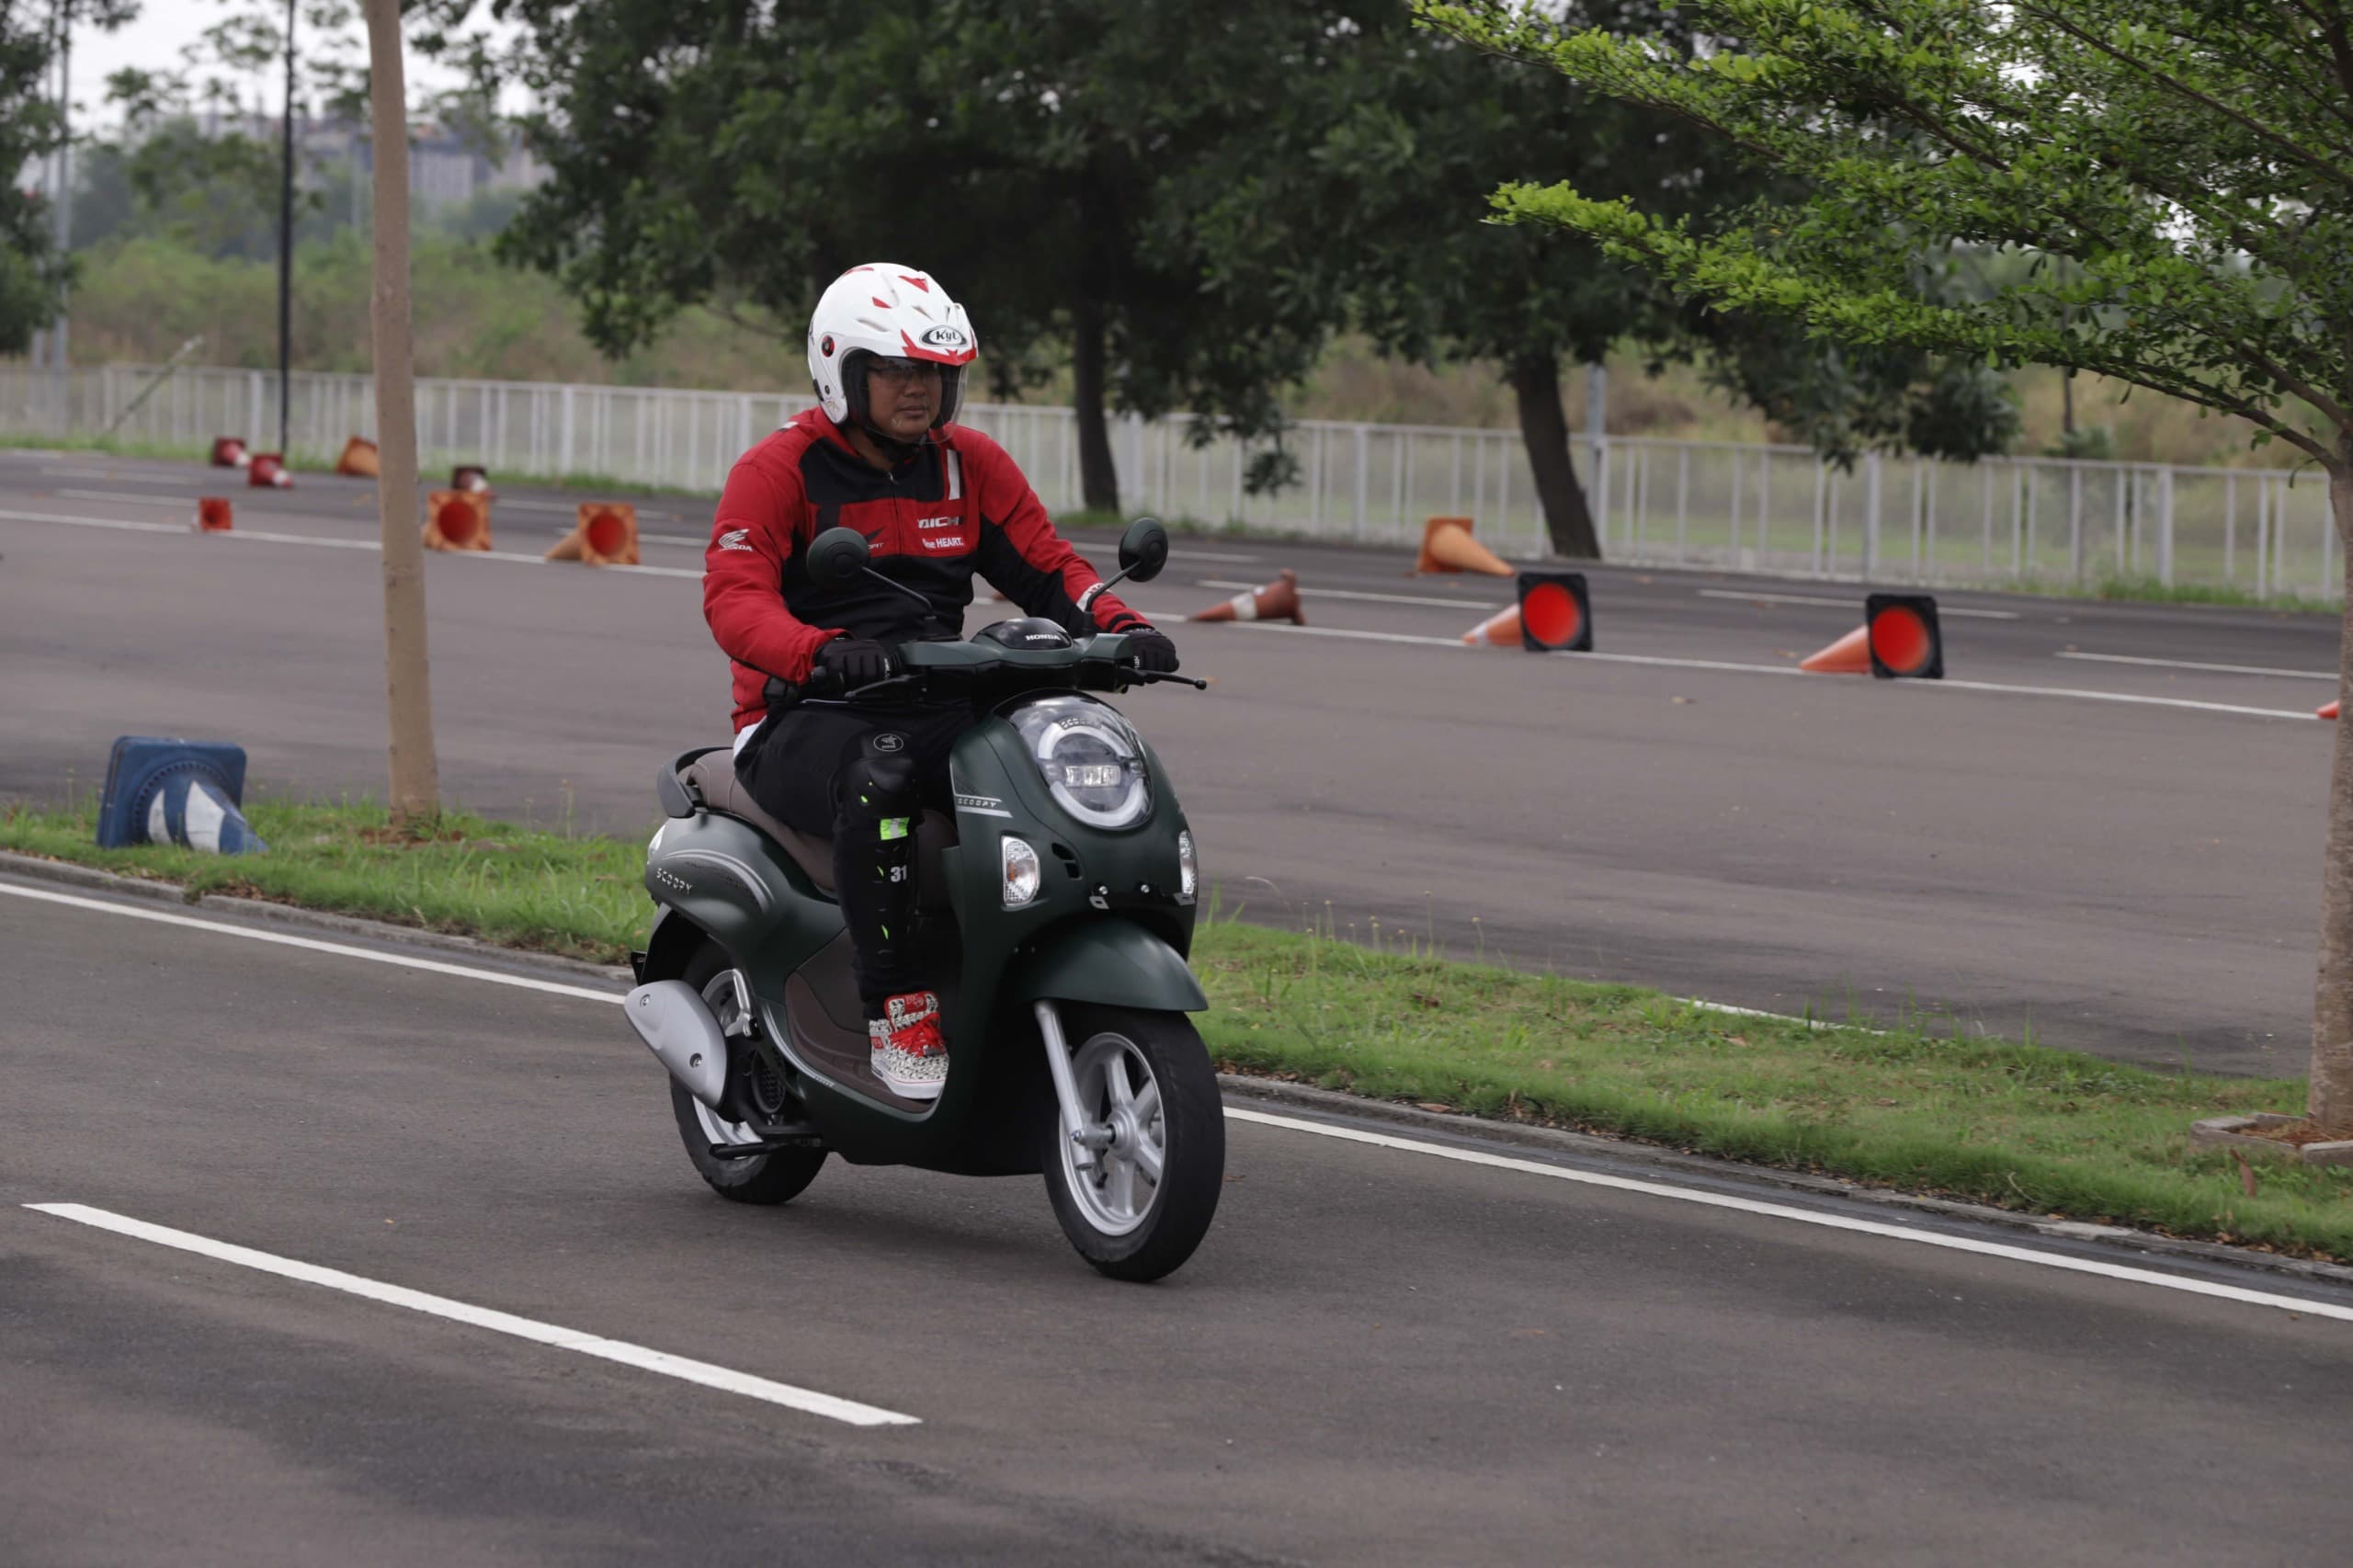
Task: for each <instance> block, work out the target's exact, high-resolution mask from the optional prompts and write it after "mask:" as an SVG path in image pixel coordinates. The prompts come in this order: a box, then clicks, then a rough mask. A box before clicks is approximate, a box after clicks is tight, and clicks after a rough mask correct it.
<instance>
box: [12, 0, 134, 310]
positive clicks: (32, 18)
mask: <svg viewBox="0 0 2353 1568" xmlns="http://www.w3.org/2000/svg"><path fill="white" fill-rule="evenodd" d="M138 9H139V7H138V6H137V5H136V4H135V0H63V3H62V4H59V5H55V6H38V7H36V6H0V169H6V170H8V171H9V172H10V173H9V177H8V178H7V179H6V181H0V354H22V353H23V352H25V350H26V349H27V348H28V347H30V346H31V343H32V335H33V334H34V333H35V332H36V331H38V330H39V329H40V328H41V327H43V326H45V325H47V324H49V321H50V319H51V317H52V316H54V315H55V314H56V312H57V311H58V308H59V304H60V301H61V298H62V295H61V290H63V288H64V287H65V284H66V282H67V281H68V279H69V278H70V277H71V276H72V268H71V267H70V266H69V265H68V263H67V259H66V258H65V257H64V256H60V255H59V254H58V252H57V246H56V242H55V233H56V230H55V224H56V222H57V214H56V211H55V210H54V208H53V207H52V206H51V202H50V201H49V200H48V199H47V198H45V197H42V196H40V195H39V194H37V193H35V192H34V191H32V190H30V189H28V188H27V187H28V186H29V185H30V184H31V180H30V178H28V177H26V176H28V175H29V174H30V172H31V171H30V169H29V168H28V165H33V164H35V163H37V162H38V161H40V160H41V159H44V158H47V157H49V156H50V155H51V154H52V153H55V152H56V151H57V149H58V148H59V147H60V146H62V145H63V142H64V140H65V135H66V130H67V128H66V126H65V124H64V122H63V119H62V117H61V116H60V114H59V112H58V105H57V103H56V101H55V100H54V98H53V97H52V96H51V95H52V93H53V91H54V85H53V76H54V66H55V62H56V58H57V47H58V36H59V35H58V31H57V28H58V25H59V24H60V23H61V22H66V21H70V22H72V23H73V24H74V25H75V26H80V27H97V28H104V29H107V30H108V31H111V30H113V29H114V28H119V27H120V26H122V25H123V24H124V23H125V22H127V21H129V20H130V19H131V17H133V16H135V15H136V14H137V12H138ZM20 171H21V173H20Z"/></svg>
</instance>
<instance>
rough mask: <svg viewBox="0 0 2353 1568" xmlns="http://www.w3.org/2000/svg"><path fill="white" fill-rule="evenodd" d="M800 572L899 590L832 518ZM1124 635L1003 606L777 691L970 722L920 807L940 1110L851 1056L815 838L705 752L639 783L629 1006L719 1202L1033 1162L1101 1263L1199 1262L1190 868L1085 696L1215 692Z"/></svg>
mask: <svg viewBox="0 0 2353 1568" xmlns="http://www.w3.org/2000/svg"><path fill="white" fill-rule="evenodd" d="M1167 557H1168V535H1167V532H1166V530H1165V528H1162V527H1161V525H1160V524H1158V523H1157V522H1154V521H1153V520H1151V519H1149V518H1145V519H1142V520H1140V521H1138V522H1137V523H1135V524H1134V525H1133V526H1131V528H1129V529H1128V531H1127V533H1126V535H1125V537H1124V538H1122V539H1121V540H1120V573H1119V574H1118V575H1117V576H1115V577H1113V578H1112V579H1111V582H1113V583H1117V582H1120V581H1121V580H1122V579H1128V578H1132V579H1133V580H1135V581H1137V582H1149V581H1150V580H1151V579H1152V578H1153V577H1154V576H1156V575H1157V574H1159V572H1160V569H1161V567H1162V566H1163V565H1164V564H1165V562H1166V561H1167ZM807 564H808V570H809V572H810V574H811V575H812V576H813V578H815V579H816V580H817V581H818V582H820V583H822V584H825V585H842V584H845V583H847V582H849V581H851V580H852V579H854V578H855V577H857V576H858V575H859V574H869V575H872V576H874V577H877V578H879V579H880V580H881V581H882V582H885V583H889V582H890V581H891V579H889V578H888V577H885V576H882V574H880V573H877V572H874V570H873V568H872V567H871V565H870V563H869V560H868V549H867V543H866V540H864V539H863V538H862V537H861V536H860V535H858V533H857V532H856V531H855V530H853V529H850V528H834V529H831V530H829V531H827V532H826V533H824V534H823V535H820V536H819V537H818V539H817V540H815V541H814V543H813V545H812V547H811V549H810V552H809V556H808V562H807ZM892 586H894V587H896V586H899V585H896V584H893V585H892ZM904 591H909V592H912V590H904ZM1128 642H1129V640H1128V639H1127V638H1126V637H1125V636H1122V635H1120V634H1117V633H1111V632H1103V633H1098V634H1097V635H1095V636H1091V637H1087V638H1085V639H1080V640H1075V641H1074V640H1073V639H1072V637H1071V636H1070V635H1069V633H1067V632H1066V631H1063V628H1062V627H1060V626H1059V625H1057V624H1055V623H1054V622H1052V621H1051V620H1045V619H1015V620H1006V621H1000V622H998V623H996V624H995V625H993V626H989V627H986V628H983V630H982V631H978V632H976V633H975V634H973V635H972V637H971V638H969V639H966V640H961V641H938V642H910V643H907V644H905V645H904V647H903V648H901V649H900V650H899V651H898V653H897V658H896V665H897V667H898V669H899V670H900V672H901V673H898V674H894V675H892V676H891V677H890V678H888V679H886V680H884V681H882V682H881V683H878V684H877V685H876V686H873V687H864V688H861V689H860V690H858V691H851V692H840V691H834V692H828V691H827V690H825V689H824V688H823V687H818V686H815V685H812V686H808V687H801V689H800V691H799V692H798V694H797V696H798V699H799V700H801V701H803V702H813V703H814V702H826V701H835V702H847V703H859V702H873V701H877V700H879V699H885V698H886V696H887V695H889V694H890V693H896V694H898V695H899V696H901V697H902V698H904V697H907V696H913V697H915V698H916V699H919V700H921V701H924V702H926V703H934V704H937V703H947V702H965V703H969V704H971V706H972V709H973V710H974V713H975V714H976V716H978V718H979V722H977V723H975V724H974V725H973V727H972V729H971V730H969V731H967V732H966V733H964V734H963V735H962V736H961V738H960V739H959V740H958V741H957V743H956V745H955V747H954V750H953V752H952V753H951V756H950V759H949V779H950V784H951V787H952V791H953V795H954V805H955V810H954V812H953V814H952V816H951V815H949V814H948V813H944V812H926V813H925V814H924V816H923V817H922V818H921V819H920V820H919V821H918V822H917V824H916V825H915V840H916V879H917V889H918V904H919V907H920V908H921V910H922V916H921V919H920V922H919V929H918V932H917V942H918V944H919V947H920V949H921V951H922V954H923V966H924V970H923V971H924V972H925V973H926V975H929V976H937V977H938V980H937V983H936V984H935V987H934V988H935V989H936V990H937V991H938V994H939V997H940V1010H941V1017H942V1019H943V1021H944V1023H945V1026H946V1035H947V1040H948V1045H949V1071H948V1080H947V1083H946V1085H944V1086H943V1088H942V1090H941V1092H940V1095H939V1097H938V1099H937V1100H933V1101H929V1102H923V1101H915V1100H908V1099H902V1098H900V1097H898V1096H895V1095H893V1094H892V1092H891V1091H890V1090H889V1089H888V1088H886V1087H885V1086H884V1085H882V1083H881V1081H880V1080H879V1079H877V1078H876V1077H875V1076H874V1075H873V1074H872V1072H871V1071H870V1066H869V1054H868V1051H869V1043H868V1040H867V1035H866V1024H865V1015H864V1011H863V1009H862V1008H861V1006H860V1005H859V1001H858V991H857V987H856V985H855V983H854V982H853V979H852V976H851V971H850V945H849V935H848V933H847V930H846V929H845V928H844V927H843V925H842V917H841V911H840V909H839V907H838V906H837V904H836V903H835V899H834V895H833V851H832V846H831V844H830V843H829V842H828V841H826V840H824V839H818V838H813V837H811V836H809V835H805V834H800V833H795V832H794V831H793V830H792V829H791V828H790V827H788V826H786V825H785V824H783V823H781V822H779V821H777V820H775V819H774V818H772V817H769V816H768V815H767V813H766V812H762V811H761V810H760V808H759V807H758V806H757V805H756V803H755V802H754V801H752V800H751V799H750V797H749V796H748V795H747V794H746V793H745V790H743V788H742V787H741V786H740V785H739V784H738V783H737V782H736V778H735V769H734V763H733V756H732V754H731V752H730V750H729V748H727V747H725V746H710V747H704V748H701V749H699V750H696V751H690V752H688V753H686V754H685V755H683V756H679V757H678V758H677V759H676V761H675V762H674V763H673V764H672V765H671V766H670V767H665V768H664V769H663V770H662V771H661V773H660V774H659V775H658V777H657V778H656V780H655V782H656V787H657V790H658V793H659V795H660V797H661V801H662V809H663V812H664V822H663V824H662V826H661V828H660V829H659V831H657V832H656V833H655V834H654V840H653V843H652V844H651V845H650V846H648V848H647V853H646V860H645V889H646V891H647V892H649V893H651V894H652V895H653V897H654V903H656V904H658V905H659V906H660V909H659V912H658V914H657V915H656V916H655V919H654V927H653V932H652V935H651V936H650V937H648V939H647V943H646V949H645V951H644V952H643V953H642V954H636V955H632V958H633V963H634V967H635V969H636V973H637V979H638V982H639V983H638V985H637V987H636V989H634V990H632V991H631V992H630V994H629V996H628V998H627V1004H626V1012H627V1014H628V1017H629V1020H630V1023H631V1026H632V1027H633V1028H635V1029H636V1031H637V1033H638V1035H639V1037H640V1038H641V1039H642V1040H643V1041H644V1042H645V1044H646V1045H647V1046H648V1047H650V1048H651V1049H652V1051H654V1055H655V1056H656V1057H658V1058H659V1059H660V1060H661V1062H662V1064H663V1065H664V1066H665V1068H667V1069H668V1071H669V1074H670V1102H671V1106H672V1108H673V1110H674V1112H675V1114H676V1120H677V1126H678V1135H679V1137H680V1138H681V1139H682V1140H683V1141H684V1142H685V1144H686V1150H687V1157H688V1159H689V1160H691V1161H692V1162H693V1163H694V1166H695V1169H696V1170H697V1171H699V1173H701V1176H702V1178H703V1180H704V1181H706V1182H708V1183H709V1184H710V1187H712V1188H713V1189H714V1190H715V1191H717V1192H718V1193H719V1194H720V1195H721V1196H722V1197H723V1198H728V1199H734V1200H735V1201H738V1202H743V1203H781V1202H784V1201H786V1200H787V1199H790V1198H792V1197H794V1196H796V1195H798V1194H799V1193H800V1192H801V1190H802V1189H803V1188H804V1187H807V1186H808V1185H809V1183H810V1181H811V1180H812V1179H813V1178H814V1177H815V1176H816V1174H817V1171H818V1168H819V1166H821V1165H823V1164H824V1160H825V1156H826V1155H827V1154H829V1153H837V1154H839V1155H841V1157H842V1158H844V1159H846V1160H847V1161H849V1162H850V1163H852V1164H853V1165H915V1166H920V1167H923V1168H925V1169H928V1170H938V1171H948V1172H952V1173H955V1174H959V1175H965V1176H1021V1175H1029V1174H1031V1173H1036V1172H1043V1173H1044V1176H1045V1179H1046V1189H1047V1192H1048V1194H1049V1195H1050V1196H1051V1199H1052V1202H1053V1207H1054V1213H1055V1216H1056V1217H1057V1218H1058V1219H1059V1220H1060V1221H1061V1222H1062V1227H1063V1233H1065V1234H1066V1235H1068V1236H1069V1238H1070V1241H1071V1244H1072V1245H1073V1246H1074V1247H1075V1248H1077V1249H1078V1252H1079V1254H1080V1256H1084V1257H1085V1258H1086V1260H1087V1262H1089V1263H1090V1264H1092V1265H1094V1266H1095V1267H1097V1269H1099V1270H1101V1271H1102V1272H1103V1273H1105V1274H1108V1275H1110V1276H1112V1277H1114V1278H1120V1279H1134V1280H1147V1279H1156V1278H1160V1277H1161V1276H1163V1275H1165V1274H1167V1273H1168V1272H1169V1271H1171V1270H1172V1269H1175V1268H1176V1267H1178V1266H1179V1265H1181V1264H1182V1263H1184V1261H1185V1260H1186V1259H1187V1258H1188V1257H1189V1256H1192V1253H1193V1249H1194V1248H1195V1247H1196V1246H1198V1245H1199V1244H1200V1241H1201V1238H1202V1236H1203V1235H1204V1234H1206V1233H1207V1232H1208V1230H1209V1226H1210V1221H1211V1217H1212V1216H1214V1214H1215V1213H1216V1211H1217V1203H1218V1195H1219V1193H1220V1191H1221V1189H1222V1185H1223V1180H1224V1169H1225V1121H1224V1117H1223V1113H1222V1107H1221V1104H1220V1101H1219V1097H1218V1088H1217V1076H1216V1074H1215V1072H1214V1070H1213V1069H1212V1068H1211V1063H1210V1058H1209V1053H1208V1051H1207V1050H1206V1049H1205V1048H1204V1047H1203V1045H1202V1043H1201V1037H1200V1035H1199V1032H1198V1031H1197V1030H1196V1029H1195V1028H1194V1027H1193V1024H1192V1021H1191V1019H1190V1018H1188V1017H1187V1015H1188V1013H1194V1012H1199V1011H1201V1010H1202V1009H1203V1008H1205V1007H1207V1006H1209V1003H1208V1000H1207V998H1205V997H1204V996H1203V995H1202V994H1201V988H1200V985H1199V983H1198V982H1197V981H1196V980H1195V979H1194V977H1193V974H1192V971H1190V970H1189V969H1188V967H1187V965H1186V955H1187V954H1188V951H1189V950H1190V948H1191V945H1192V936H1193V918H1194V902H1193V901H1194V898H1195V895H1196V893H1197V892H1198V890H1199V882H1200V873H1199V866H1198V863H1197V861H1196V858H1195V854H1194V846H1193V835H1192V832H1191V830H1190V829H1189V828H1188V826H1187V825H1186V823H1185V816H1184V812H1183V810H1182V809H1181V808H1180V807H1179V806H1178V804H1177V802H1176V792H1175V791H1174V790H1172V789H1171V788H1170V787H1169V783H1168V779H1167V776H1166V774H1165V772H1164V771H1163V770H1162V768H1161V767H1160V760H1159V758H1158V757H1157V756H1154V753H1153V751H1152V748H1151V747H1150V746H1149V745H1147V744H1145V743H1144V741H1143V738H1142V736H1141V735H1139V734H1138V733H1136V731H1135V729H1134V727H1133V726H1132V725H1131V724H1130V723H1129V722H1128V721H1127V719H1126V718H1125V717H1123V716H1122V715H1121V714H1120V711H1119V710H1117V709H1115V708H1113V707H1112V706H1111V705H1110V704H1109V703H1108V702H1106V701H1104V700H1103V699H1102V698H1101V697H1100V696H1098V695H1097V694H1098V693H1116V692H1119V691H1121V690H1124V689H1126V688H1128V687H1132V686H1137V685H1141V684H1143V683H1145V682H1147V681H1152V680H1158V679H1165V680H1172V681H1176V682H1178V683H1180V684H1184V685H1188V686H1193V687H1205V686H1206V683H1205V682H1200V681H1196V680H1192V679H1190V678H1189V677H1187V676H1155V675H1154V674H1152V673H1149V672H1145V671H1142V670H1139V669H1138V668H1137V667H1136V665H1135V663H1134V659H1133V656H1132V654H1131V653H1130V651H1129V648H1128ZM779 684H780V683H779ZM886 688H887V691H886ZM771 692H772V694H773V695H774V696H775V697H777V698H781V699H790V698H791V697H792V696H793V695H794V694H792V693H789V692H785V691H780V690H778V689H777V687H776V686H773V685H772V687H771Z"/></svg>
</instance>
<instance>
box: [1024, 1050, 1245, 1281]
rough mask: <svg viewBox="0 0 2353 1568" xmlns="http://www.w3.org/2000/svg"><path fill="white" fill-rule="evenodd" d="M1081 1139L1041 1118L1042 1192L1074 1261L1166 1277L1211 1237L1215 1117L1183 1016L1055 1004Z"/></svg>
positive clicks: (1219, 1176)
mask: <svg viewBox="0 0 2353 1568" xmlns="http://www.w3.org/2000/svg"><path fill="white" fill-rule="evenodd" d="M1063 1032H1064V1034H1065V1036H1066V1038H1068V1039H1069V1040H1072V1041H1073V1042H1074V1043H1073V1045H1072V1048H1071V1073H1072V1077H1073V1078H1074V1081H1075V1083H1076V1085H1077V1087H1078V1097H1079V1104H1080V1106H1081V1108H1082V1109H1083V1112H1084V1114H1085V1115H1086V1119H1087V1127H1086V1134H1087V1140H1088V1141H1087V1142H1086V1143H1080V1142H1074V1141H1073V1140H1072V1139H1071V1138H1070V1137H1069V1136H1068V1134H1067V1133H1065V1132H1064V1131H1063V1124H1062V1118H1061V1116H1060V1114H1059V1107H1057V1108H1056V1109H1055V1111H1054V1112H1053V1113H1051V1114H1050V1115H1049V1116H1048V1118H1047V1125H1046V1128H1045V1137H1046V1142H1047V1148H1046V1151H1045V1159H1044V1164H1045V1167H1046V1191H1047V1193H1048V1195H1049V1196H1050V1197H1051V1199H1053V1205H1054V1218H1056V1219H1057V1220H1059V1221H1062V1227H1063V1234H1064V1235H1066V1236H1068V1237H1069V1238H1070V1244H1071V1245H1072V1246H1074V1247H1075V1248H1077V1249H1078V1254H1079V1256H1081V1257H1084V1258H1085V1259H1086V1261H1087V1262H1089V1263H1091V1264H1093V1265H1094V1266H1095V1267H1096V1268H1097V1270H1099V1271H1100V1272H1102V1273H1104V1274H1108V1275H1109V1276H1110V1277H1111V1278H1114V1279H1131V1280H1137V1281H1142V1280H1150V1279H1157V1278H1161V1277H1162V1276H1163V1275H1165V1274H1168V1273H1171V1272H1173V1271H1174V1270H1175V1269H1176V1268H1177V1267H1179V1266H1181V1265H1182V1264H1183V1263H1184V1262H1185V1260H1186V1259H1187V1258H1188V1257H1190V1256H1193V1249H1194V1248H1196V1247H1198V1246H1199V1245H1200V1244H1201V1238H1202V1237H1203V1236H1205V1235H1207V1234H1208V1233H1209V1228H1210V1221H1211V1219H1213V1218H1214V1217H1215V1216H1216V1214H1217V1201H1218V1197H1219V1195H1220V1193H1222V1191H1223V1190H1224V1183H1225V1111H1224V1107H1223V1104H1222V1101H1221V1100H1220V1099H1219V1097H1218V1092H1217V1074H1216V1071H1215V1070H1214V1069H1213V1068H1211V1065H1210V1057H1209V1050H1208V1048H1207V1047H1205V1046H1204V1045H1202V1043H1201V1037H1200V1033H1199V1031H1198V1030H1197V1029H1195V1028H1193V1023H1192V1020H1191V1019H1189V1018H1188V1017H1186V1016H1185V1015H1184V1014H1182V1013H1151V1012H1143V1011H1141V1010H1138V1009H1135V1008H1130V1007H1100V1006H1078V1005H1076V1004H1071V1005H1068V1006H1064V1007H1063Z"/></svg>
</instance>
